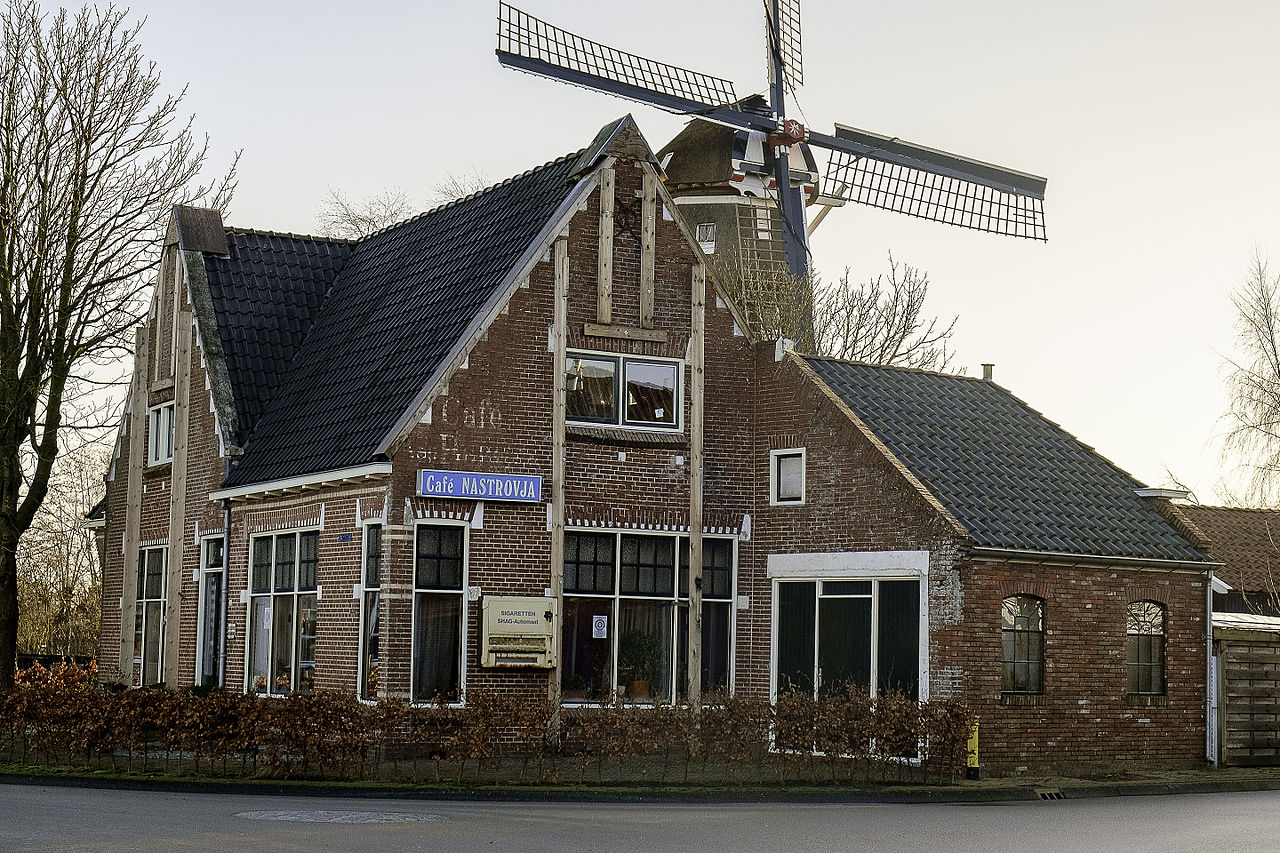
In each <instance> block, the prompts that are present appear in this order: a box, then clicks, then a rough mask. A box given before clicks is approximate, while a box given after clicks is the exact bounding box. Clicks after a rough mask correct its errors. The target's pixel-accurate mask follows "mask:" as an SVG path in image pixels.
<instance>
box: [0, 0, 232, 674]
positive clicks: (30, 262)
mask: <svg viewBox="0 0 1280 853" xmlns="http://www.w3.org/2000/svg"><path fill="white" fill-rule="evenodd" d="M140 27H141V24H130V23H127V22H126V20H125V13H124V12H122V11H118V10H116V9H115V8H114V7H111V6H108V7H106V8H105V9H97V8H90V7H86V8H84V9H81V10H80V11H79V12H77V13H75V14H74V15H71V14H68V13H67V12H66V11H65V10H62V11H59V12H58V13H56V14H53V15H45V14H44V13H43V12H42V11H41V10H40V7H39V5H38V4H37V3H36V2H34V0H8V5H7V6H6V7H5V9H4V10H3V12H0V689H4V688H7V687H9V686H11V685H12V683H13V669H14V662H15V657H14V654H15V646H16V640H17V630H18V613H19V604H18V590H17V552H18V546H19V542H20V540H21V539H22V537H23V536H24V534H25V533H26V532H27V531H28V529H29V528H30V527H31V525H32V522H33V520H34V519H35V517H36V513H37V512H38V510H39V509H40V507H41V505H42V504H43V503H44V501H45V498H46V496H47V495H48V492H49V482H50V476H51V474H52V472H53V470H54V463H55V461H56V460H57V458H58V455H59V453H60V452H61V451H62V450H65V449H66V448H68V447H71V446H76V445H78V444H79V443H80V441H81V436H82V435H83V434H84V431H92V430H94V429H100V428H101V427H102V426H103V425H104V423H105V415H106V412H105V410H104V407H103V404H102V403H101V402H96V401H100V400H101V395H100V394H99V393H98V392H99V391H100V390H101V388H102V386H103V384H104V383H111V382H112V381H115V380H118V378H119V375H118V371H119V365H120V364H121V363H122V361H123V360H124V359H126V358H127V356H128V355H129V345H130V332H131V329H132V328H133V326H134V324H135V323H136V321H137V319H138V318H139V317H140V316H141V314H142V312H143V311H144V310H145V306H146V291H147V289H148V278H149V274H150V273H151V272H152V271H153V270H154V269H155V267H156V264H157V262H158V259H159V249H160V243H161V239H160V238H162V237H163V234H164V228H165V227H166V225H167V222H168V218H169V215H170V211H171V209H172V206H173V205H175V204H192V203H203V204H205V205H206V206H208V205H212V206H215V207H218V208H224V207H225V206H226V204H227V202H228V201H229V200H230V196H231V192H232V190H233V189H234V175H235V166H234V164H233V165H232V167H231V169H230V170H229V172H228V173H227V175H226V176H225V177H224V178H222V179H221V180H220V181H219V182H217V183H216V185H204V184H201V183H199V175H200V172H201V167H202V165H203V163H204V160H205V155H206V151H207V145H208V142H207V140H204V141H201V140H199V139H197V138H196V137H195V135H194V133H193V132H192V127H191V120H190V119H185V120H184V119H183V117H182V115H181V114H180V113H179V107H180V104H181V100H182V94H181V93H180V94H178V95H165V94H163V93H162V92H161V89H160V75H159V73H158V72H157V70H156V68H155V65H154V64H151V63H148V62H146V61H145V60H144V59H143V56H142V52H141V48H140V46H139V42H138V35H139V29H140Z"/></svg>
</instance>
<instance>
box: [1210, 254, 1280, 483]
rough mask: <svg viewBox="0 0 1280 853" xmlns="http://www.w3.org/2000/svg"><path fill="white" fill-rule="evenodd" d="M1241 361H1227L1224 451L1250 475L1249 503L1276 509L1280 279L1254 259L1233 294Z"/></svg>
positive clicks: (1264, 262)
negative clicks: (1229, 398) (1227, 407)
mask: <svg viewBox="0 0 1280 853" xmlns="http://www.w3.org/2000/svg"><path fill="white" fill-rule="evenodd" d="M1231 303H1232V305H1233V306H1234V307H1235V315H1236V317H1235V338H1236V353H1237V357H1236V358H1235V359H1227V370H1228V372H1227V387H1228V389H1229V392H1230V395H1231V402H1230V408H1229V409H1228V411H1227V414H1226V420H1227V424H1228V430H1227V437H1226V441H1225V442H1224V445H1223V453H1224V455H1225V456H1227V457H1228V458H1229V459H1231V460H1232V461H1235V462H1236V463H1238V464H1239V466H1240V467H1241V468H1243V469H1244V470H1245V471H1246V472H1247V474H1248V486H1247V487H1246V494H1245V495H1244V498H1245V500H1247V501H1248V502H1250V503H1253V504H1254V505H1264V506H1274V505H1275V504H1276V500H1277V497H1280V477H1277V476H1276V475H1277V472H1280V277H1276V276H1273V275H1272V274H1271V270H1270V269H1269V268H1268V266H1267V260H1266V258H1264V257H1262V256H1261V255H1254V257H1253V260H1252V262H1251V263H1250V265H1249V271H1248V273H1247V274H1246V276H1245V280H1244V282H1243V283H1241V285H1240V286H1239V287H1238V288H1237V289H1236V290H1235V292H1234V293H1232V295H1231Z"/></svg>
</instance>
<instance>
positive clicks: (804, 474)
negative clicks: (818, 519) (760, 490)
mask: <svg viewBox="0 0 1280 853" xmlns="http://www.w3.org/2000/svg"><path fill="white" fill-rule="evenodd" d="M784 456H799V457H800V499H799V500H793V499H790V498H787V499H781V498H779V497H778V460H779V459H780V458H782V457H784ZM808 486H809V456H808V453H807V451H806V449H805V448H803V447H786V448H781V449H779V450H770V451H769V506H804V504H805V500H806V498H807V497H808V493H807V489H808Z"/></svg>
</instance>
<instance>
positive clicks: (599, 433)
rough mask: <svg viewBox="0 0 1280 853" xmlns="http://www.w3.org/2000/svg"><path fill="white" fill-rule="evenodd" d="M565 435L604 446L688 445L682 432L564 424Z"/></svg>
mask: <svg viewBox="0 0 1280 853" xmlns="http://www.w3.org/2000/svg"><path fill="white" fill-rule="evenodd" d="M564 430H565V433H567V434H568V435H571V436H575V437H578V438H585V439H589V440H591V441H597V442H601V443H604V444H639V445H657V446H663V447H674V446H679V445H683V444H687V443H688V439H687V438H685V436H684V432H683V431H682V430H674V429H672V430H649V429H625V428H623V427H616V426H595V425H590V424H574V423H571V424H565V428H564Z"/></svg>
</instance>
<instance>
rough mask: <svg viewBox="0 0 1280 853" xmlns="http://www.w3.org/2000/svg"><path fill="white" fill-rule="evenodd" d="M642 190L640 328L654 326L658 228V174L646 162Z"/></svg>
mask: <svg viewBox="0 0 1280 853" xmlns="http://www.w3.org/2000/svg"><path fill="white" fill-rule="evenodd" d="M643 165H644V181H643V186H642V189H641V191H640V196H641V198H640V328H642V329H652V328H653V253H654V239H655V236H656V234H657V229H658V176H657V174H655V173H654V171H653V167H652V166H650V165H649V164H647V163H645V164H643Z"/></svg>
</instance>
